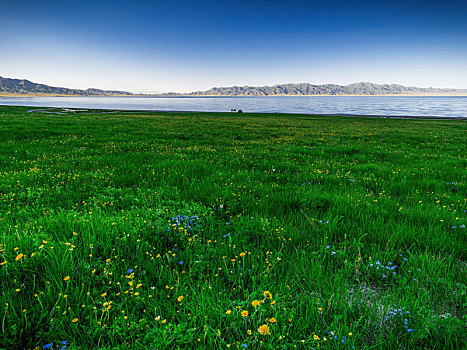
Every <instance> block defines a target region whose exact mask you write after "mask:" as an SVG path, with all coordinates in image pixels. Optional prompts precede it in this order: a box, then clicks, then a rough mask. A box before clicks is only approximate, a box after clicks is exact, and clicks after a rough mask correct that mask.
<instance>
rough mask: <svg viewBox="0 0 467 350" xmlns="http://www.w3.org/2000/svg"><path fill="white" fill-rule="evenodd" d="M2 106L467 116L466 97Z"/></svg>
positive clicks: (5, 100)
mask: <svg viewBox="0 0 467 350" xmlns="http://www.w3.org/2000/svg"><path fill="white" fill-rule="evenodd" d="M0 105H16V106H25V105H26V106H33V107H64V108H66V107H70V108H93V109H118V110H153V111H154V110H155V111H202V112H229V111H230V110H231V109H233V108H235V109H237V110H238V109H241V110H242V111H243V112H265V113H303V114H355V115H387V116H427V117H467V96H462V97H455V96H449V97H444V96H443V97H438V96H436V97H434V96H423V97H422V96H280V97H177V98H173V97H172V98H161V97H157V98H154V97H0Z"/></svg>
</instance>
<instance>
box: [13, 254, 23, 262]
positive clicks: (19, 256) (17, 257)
mask: <svg viewBox="0 0 467 350" xmlns="http://www.w3.org/2000/svg"><path fill="white" fill-rule="evenodd" d="M23 256H24V255H23V254H19V255H17V256H16V258H15V260H16V261H18V260H19V259H21V258H22V257H23Z"/></svg>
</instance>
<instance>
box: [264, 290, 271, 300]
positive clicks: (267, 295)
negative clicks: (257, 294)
mask: <svg viewBox="0 0 467 350" xmlns="http://www.w3.org/2000/svg"><path fill="white" fill-rule="evenodd" d="M263 295H264V296H265V297H268V298H269V299H272V294H271V293H270V292H269V291H268V290H266V291H264V292H263Z"/></svg>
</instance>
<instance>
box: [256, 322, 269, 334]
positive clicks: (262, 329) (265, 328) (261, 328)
mask: <svg viewBox="0 0 467 350" xmlns="http://www.w3.org/2000/svg"><path fill="white" fill-rule="evenodd" d="M258 332H259V333H261V334H268V333H269V327H268V325H267V324H263V325H261V326H259V328H258Z"/></svg>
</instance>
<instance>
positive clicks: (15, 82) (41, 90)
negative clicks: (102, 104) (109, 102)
mask: <svg viewBox="0 0 467 350" xmlns="http://www.w3.org/2000/svg"><path fill="white" fill-rule="evenodd" d="M2 93H3V94H5V93H6V94H20V95H35V94H41V95H42V94H44V95H71V96H125V95H133V94H132V93H130V92H126V91H114V90H100V89H94V88H89V89H86V90H80V89H68V88H63V87H54V86H49V85H44V84H36V83H33V82H31V81H29V80H25V79H9V78H3V77H0V94H2Z"/></svg>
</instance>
